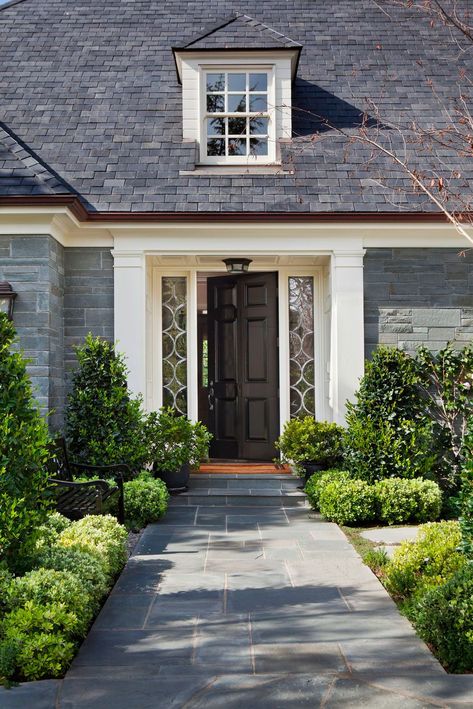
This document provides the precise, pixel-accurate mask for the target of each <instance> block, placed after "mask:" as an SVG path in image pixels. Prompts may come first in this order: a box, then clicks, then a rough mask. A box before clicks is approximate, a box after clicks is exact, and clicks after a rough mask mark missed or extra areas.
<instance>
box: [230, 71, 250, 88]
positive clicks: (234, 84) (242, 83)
mask: <svg viewBox="0 0 473 709" xmlns="http://www.w3.org/2000/svg"><path fill="white" fill-rule="evenodd" d="M228 91H246V74H229V75H228Z"/></svg>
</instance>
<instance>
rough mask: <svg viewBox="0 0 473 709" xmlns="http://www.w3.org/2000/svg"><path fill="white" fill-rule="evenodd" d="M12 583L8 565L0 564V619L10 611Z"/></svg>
mask: <svg viewBox="0 0 473 709" xmlns="http://www.w3.org/2000/svg"><path fill="white" fill-rule="evenodd" d="M12 581H13V576H12V574H11V573H10V572H9V571H8V569H7V566H6V564H5V563H4V562H3V563H2V562H0V619H1V618H2V616H3V615H4V614H5V613H6V611H7V610H9V609H10V600H9V593H10V586H11V584H12ZM0 673H1V671H0Z"/></svg>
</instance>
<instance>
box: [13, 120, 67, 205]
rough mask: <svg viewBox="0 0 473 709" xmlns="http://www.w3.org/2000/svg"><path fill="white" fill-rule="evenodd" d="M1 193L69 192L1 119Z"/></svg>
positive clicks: (36, 193)
mask: <svg viewBox="0 0 473 709" xmlns="http://www.w3.org/2000/svg"><path fill="white" fill-rule="evenodd" d="M0 194H3V195H38V194H70V190H69V189H68V188H67V187H66V186H65V185H64V184H63V183H62V182H61V180H59V179H58V178H57V177H56V175H54V174H53V173H52V172H51V170H50V169H49V168H48V167H47V166H46V165H44V164H42V163H41V162H40V161H39V160H38V159H37V158H36V157H35V156H34V155H33V154H32V153H31V152H30V151H29V150H28V149H27V148H26V147H25V146H23V145H21V144H20V142H19V141H18V139H17V138H15V137H14V135H13V134H12V133H10V132H8V131H7V130H5V127H4V126H3V125H2V124H1V123H0Z"/></svg>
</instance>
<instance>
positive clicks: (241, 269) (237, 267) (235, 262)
mask: <svg viewBox="0 0 473 709" xmlns="http://www.w3.org/2000/svg"><path fill="white" fill-rule="evenodd" d="M222 260H223V263H224V264H225V266H226V267H227V271H228V273H248V267H249V265H250V263H251V261H252V259H250V258H224V259H222Z"/></svg>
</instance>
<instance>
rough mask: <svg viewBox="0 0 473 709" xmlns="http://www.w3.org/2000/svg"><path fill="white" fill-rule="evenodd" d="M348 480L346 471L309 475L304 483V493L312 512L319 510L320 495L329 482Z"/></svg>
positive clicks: (330, 471) (348, 475)
mask: <svg viewBox="0 0 473 709" xmlns="http://www.w3.org/2000/svg"><path fill="white" fill-rule="evenodd" d="M343 480H350V473H348V472H347V471H346V470H324V471H323V472H321V473H315V474H314V475H311V477H310V478H309V480H308V481H307V482H306V485H305V488H304V492H305V494H306V495H307V497H308V498H309V502H310V506H311V507H312V509H314V510H318V509H319V505H320V493H321V492H322V490H323V489H324V488H325V486H326V485H328V484H329V483H331V482H336V481H343Z"/></svg>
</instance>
